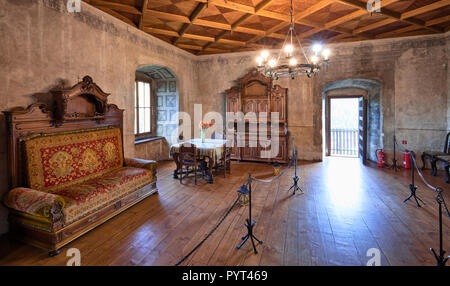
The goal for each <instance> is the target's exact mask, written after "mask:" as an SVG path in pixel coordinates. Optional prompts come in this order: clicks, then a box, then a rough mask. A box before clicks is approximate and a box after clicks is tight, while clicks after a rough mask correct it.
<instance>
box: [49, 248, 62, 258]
mask: <svg viewBox="0 0 450 286" xmlns="http://www.w3.org/2000/svg"><path fill="white" fill-rule="evenodd" d="M60 253H61V248H60V249H56V250H52V251H50V252H49V253H48V256H50V257H53V256H56V255H58V254H60Z"/></svg>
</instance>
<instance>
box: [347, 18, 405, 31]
mask: <svg viewBox="0 0 450 286" xmlns="http://www.w3.org/2000/svg"><path fill="white" fill-rule="evenodd" d="M394 22H397V20H396V19H392V18H387V19H385V20H382V21H378V22H375V23H373V24H370V25H367V26H364V27H361V28H358V29H355V30H353V34H355V35H356V34H360V33H362V32H366V31H370V30H373V29H376V28H379V27H382V26H386V25H389V24H392V23H394Z"/></svg>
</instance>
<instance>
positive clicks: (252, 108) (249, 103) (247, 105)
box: [242, 99, 257, 114]
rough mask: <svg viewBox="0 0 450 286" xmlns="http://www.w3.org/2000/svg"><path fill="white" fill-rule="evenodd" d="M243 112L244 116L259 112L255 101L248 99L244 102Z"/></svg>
mask: <svg viewBox="0 0 450 286" xmlns="http://www.w3.org/2000/svg"><path fill="white" fill-rule="evenodd" d="M242 111H243V112H244V114H247V113H249V112H255V113H256V112H257V105H256V101H255V100H253V99H246V100H244V102H243V106H242Z"/></svg>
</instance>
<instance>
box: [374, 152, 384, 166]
mask: <svg viewBox="0 0 450 286" xmlns="http://www.w3.org/2000/svg"><path fill="white" fill-rule="evenodd" d="M376 155H377V161H378V167H380V168H383V167H384V160H385V157H386V155H385V154H384V152H383V149H377V150H376Z"/></svg>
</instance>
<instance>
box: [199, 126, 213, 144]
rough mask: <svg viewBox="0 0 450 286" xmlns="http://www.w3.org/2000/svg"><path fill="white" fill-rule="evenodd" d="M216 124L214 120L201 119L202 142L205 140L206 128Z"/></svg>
mask: <svg viewBox="0 0 450 286" xmlns="http://www.w3.org/2000/svg"><path fill="white" fill-rule="evenodd" d="M213 125H214V123H212V122H205V121H201V122H200V129H201V131H202V133H201V135H202V143H204V142H205V131H206V129H208V128H209V127H212V126H213Z"/></svg>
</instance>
